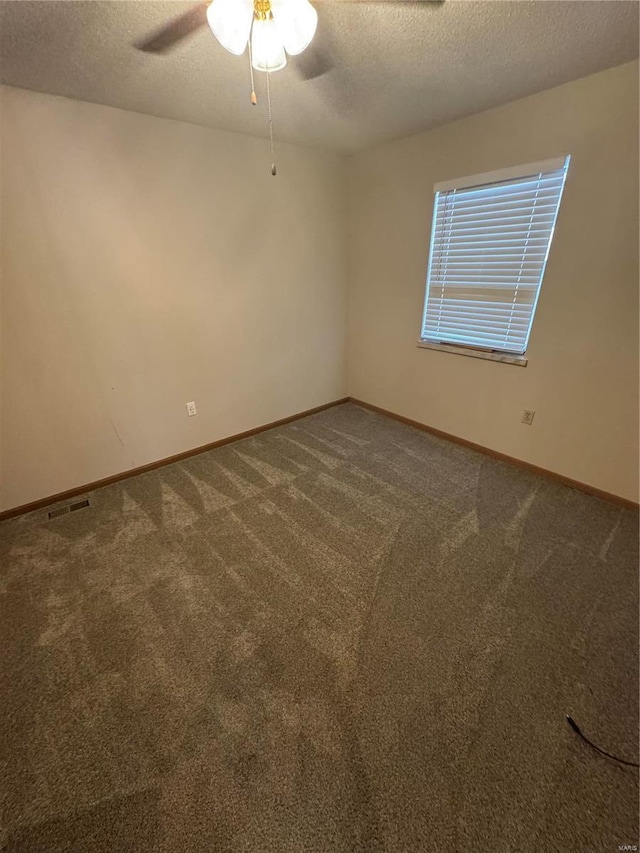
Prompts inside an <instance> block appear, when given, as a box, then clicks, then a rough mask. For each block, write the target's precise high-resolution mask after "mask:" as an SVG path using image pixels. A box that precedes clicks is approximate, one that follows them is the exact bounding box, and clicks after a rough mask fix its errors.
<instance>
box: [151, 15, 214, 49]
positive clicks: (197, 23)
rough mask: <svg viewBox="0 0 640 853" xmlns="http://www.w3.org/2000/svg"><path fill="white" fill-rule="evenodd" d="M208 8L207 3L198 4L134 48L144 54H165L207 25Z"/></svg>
mask: <svg viewBox="0 0 640 853" xmlns="http://www.w3.org/2000/svg"><path fill="white" fill-rule="evenodd" d="M208 6H209V4H208V3H198V5H197V6H193V7H192V8H191V9H189V11H188V12H185V13H184V15H180V17H178V18H174V20H173V21H171V22H170V23H168V24H167V25H166V26H164V27H163V28H162V29H161V30H159V31H158V32H156V33H155V34H154V35H152V36H151V37H150V38H147V39H145V40H144V41H139V42H136V45H135V46H136V47H137V48H138V50H143V51H144V52H145V53H166V52H167V51H168V50H171V49H172V48H173V47H175V46H176V45H177V44H178V42H180V41H182V39H185V38H187V37H188V36H190V35H192V34H193V33H195V32H196V31H197V30H199V29H200V27H202V26H204V25H205V24H206V23H207V8H208Z"/></svg>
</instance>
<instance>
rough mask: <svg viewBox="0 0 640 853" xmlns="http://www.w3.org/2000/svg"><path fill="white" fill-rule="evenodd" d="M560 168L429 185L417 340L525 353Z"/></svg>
mask: <svg viewBox="0 0 640 853" xmlns="http://www.w3.org/2000/svg"><path fill="white" fill-rule="evenodd" d="M568 166H569V157H562V158H558V159H556V160H548V161H546V162H544V163H534V164H532V165H530V166H523V167H522V168H518V169H508V170H503V171H501V172H493V173H488V174H486V175H476V176H474V177H472V178H462V179H460V180H459V181H451V182H447V183H444V184H436V186H435V193H436V196H435V204H434V214H433V226H432V232H431V252H430V258H429V270H428V273H427V292H426V300H425V310H424V319H423V324H422V340H425V341H437V342H440V343H450V344H456V345H458V346H473V347H481V348H483V349H487V350H498V351H500V352H508V353H523V352H524V351H525V350H526V348H527V343H528V340H529V334H530V331H531V324H532V322H533V315H534V312H535V309H536V303H537V301H538V293H539V291H540V285H541V284H542V277H543V275H544V269H545V265H546V262H547V256H548V254H549V247H550V245H551V239H552V237H553V230H554V227H555V222H556V216H557V213H558V208H559V206H560V199H561V196H562V189H563V187H564V182H565V177H566V174H567V169H568Z"/></svg>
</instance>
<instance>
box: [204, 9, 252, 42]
mask: <svg viewBox="0 0 640 853" xmlns="http://www.w3.org/2000/svg"><path fill="white" fill-rule="evenodd" d="M252 19H253V2H252V0H213V3H212V4H211V5H210V6H209V8H208V9H207V21H208V22H209V26H210V27H211V30H212V32H213V34H214V36H215V37H216V38H217V39H218V41H219V42H220V44H221V45H222V46H223V47H224V48H226V49H227V50H228V51H229V52H230V53H235V54H236V55H238V56H239V55H240V54H241V53H244V49H245V48H246V46H247V41H248V40H249V33H250V32H251V21H252Z"/></svg>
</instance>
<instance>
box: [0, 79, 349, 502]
mask: <svg viewBox="0 0 640 853" xmlns="http://www.w3.org/2000/svg"><path fill="white" fill-rule="evenodd" d="M1 95H2V100H1V108H2V110H1V119H2V137H1V143H2V148H1V156H2V161H1V180H2V184H1V197H2V210H1V214H2V219H1V241H2V242H1V250H2V254H1V273H2V279H1V287H2V290H1V296H2V389H1V390H2V394H1V404H2V409H1V411H2V423H1V430H0V433H1V435H2V459H1V465H2V468H1V472H2V481H1V489H2V491H1V496H0V509H7V508H10V507H13V506H16V505H20V504H22V503H25V502H28V501H32V500H36V499H38V498H42V497H44V496H46V495H49V494H52V493H55V492H59V491H61V490H64V489H69V488H72V487H74V486H77V485H82V484H85V483H87V482H90V481H92V480H96V479H99V478H101V477H106V476H108V475H110V474H114V473H117V472H121V471H124V470H126V469H128V468H130V467H134V466H139V465H143V464H145V463H147V462H151V461H154V460H157V459H160V458H162V457H166V456H169V455H171V454H174V453H178V452H180V451H183V450H186V449H188V448H192V447H197V446H198V445H201V444H204V443H206V442H210V441H213V440H215V439H217V438H221V437H224V436H228V435H231V434H234V433H237V432H240V431H242V430H246V429H250V428H252V427H255V426H257V425H260V424H264V423H268V422H270V421H273V420H276V419H278V418H282V417H285V416H287V415H291V414H293V413H296V412H299V411H303V410H305V409H308V408H310V407H313V406H317V405H319V404H322V403H325V402H328V401H330V400H334V399H336V398H339V397H341V396H343V395H344V394H345V391H346V388H345V368H344V349H345V342H344V333H345V323H346V281H345V275H346V243H345V239H346V227H345V225H346V198H345V195H344V193H345V191H344V185H345V180H344V161H343V159H342V158H341V157H339V156H337V155H331V154H324V153H321V152H317V151H313V150H308V149H303V148H298V147H294V146H288V145H278V146H277V149H278V150H277V156H278V176H277V177H276V178H273V177H272V176H271V174H270V168H269V167H270V157H269V150H268V143H267V142H265V141H264V140H258V139H254V138H250V137H246V136H240V135H235V134H229V133H223V132H217V131H213V130H209V129H204V128H200V127H196V126H192V125H188V124H182V123H180V122H174V121H168V120H164V119H158V118H152V117H149V116H142V115H138V114H135V113H131V112H125V111H122V110H116V109H111V108H109V107H103V106H97V105H93V104H87V103H81V102H77V101H71V100H66V99H63V98H57V97H51V96H47V95H40V94H35V93H31V92H25V91H22V90H19V89H12V88H7V87H4V88H3V89H2V92H1ZM189 400H195V401H196V403H197V405H198V411H199V414H198V415H197V417H193V418H188V417H187V414H186V410H185V403H186V402H187V401H189Z"/></svg>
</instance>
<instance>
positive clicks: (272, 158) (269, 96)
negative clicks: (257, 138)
mask: <svg viewBox="0 0 640 853" xmlns="http://www.w3.org/2000/svg"><path fill="white" fill-rule="evenodd" d="M270 79H271V72H270V71H269V70H268V69H267V112H268V114H269V143H270V145H271V174H272V175H274V176H275V174H276V159H275V155H274V153H273V116H272V115H271V85H270V82H269V81H270Z"/></svg>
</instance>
